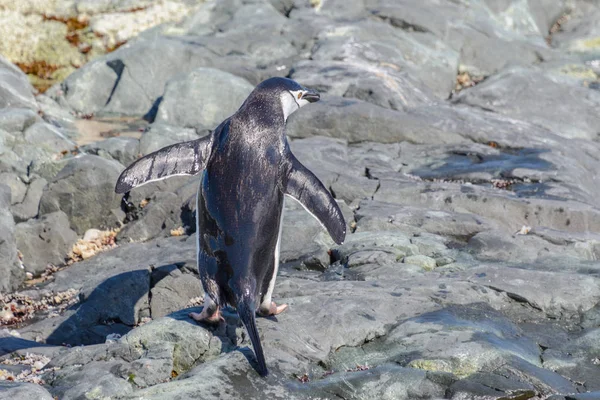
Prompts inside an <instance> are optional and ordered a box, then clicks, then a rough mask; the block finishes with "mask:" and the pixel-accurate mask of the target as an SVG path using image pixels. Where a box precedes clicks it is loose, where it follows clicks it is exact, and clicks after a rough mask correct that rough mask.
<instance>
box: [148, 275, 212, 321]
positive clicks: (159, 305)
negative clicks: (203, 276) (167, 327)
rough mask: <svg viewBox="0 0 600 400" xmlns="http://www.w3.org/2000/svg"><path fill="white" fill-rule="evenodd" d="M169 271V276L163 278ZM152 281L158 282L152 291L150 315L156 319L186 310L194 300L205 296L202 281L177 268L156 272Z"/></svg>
mask: <svg viewBox="0 0 600 400" xmlns="http://www.w3.org/2000/svg"><path fill="white" fill-rule="evenodd" d="M169 267H170V268H169ZM167 268H168V269H167ZM167 271H169V272H168V274H167V275H166V276H162V275H163V274H165V273H166V272H167ZM159 278H160V279H159ZM152 279H153V280H155V281H157V282H156V283H153V284H152V289H151V291H150V294H151V296H152V301H151V303H150V315H151V316H152V318H155V319H156V318H159V317H164V316H165V315H167V314H170V313H172V312H175V311H178V310H181V309H182V308H186V307H187V306H188V304H189V303H190V299H192V298H195V297H201V298H203V296H204V290H203V289H202V284H201V283H200V279H198V277H197V276H196V275H193V274H190V273H185V272H182V271H181V270H180V269H179V268H177V267H174V268H173V266H168V267H162V270H160V269H157V270H154V271H153V272H152Z"/></svg>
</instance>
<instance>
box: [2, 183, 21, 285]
mask: <svg viewBox="0 0 600 400" xmlns="http://www.w3.org/2000/svg"><path fill="white" fill-rule="evenodd" d="M9 206H10V188H9V187H8V186H6V185H3V184H0V227H1V229H0V260H1V262H0V268H1V269H2V273H1V274H0V291H2V292H9V291H11V290H14V289H16V288H17V286H19V285H20V284H21V282H22V281H23V279H24V278H25V274H24V271H23V268H22V266H21V263H20V262H19V259H18V257H17V242H16V240H15V236H14V233H15V222H14V219H13V217H12V215H11V214H10V212H9V211H8V209H9Z"/></svg>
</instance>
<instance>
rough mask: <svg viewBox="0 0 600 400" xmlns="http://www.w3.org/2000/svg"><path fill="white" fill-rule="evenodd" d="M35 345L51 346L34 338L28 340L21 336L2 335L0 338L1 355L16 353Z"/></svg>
mask: <svg viewBox="0 0 600 400" xmlns="http://www.w3.org/2000/svg"><path fill="white" fill-rule="evenodd" d="M35 347H50V346H48V345H47V344H44V343H38V342H36V341H34V340H27V339H23V338H19V337H13V336H8V337H2V338H0V357H2V356H5V355H7V354H11V353H14V352H16V351H19V350H23V349H31V348H35Z"/></svg>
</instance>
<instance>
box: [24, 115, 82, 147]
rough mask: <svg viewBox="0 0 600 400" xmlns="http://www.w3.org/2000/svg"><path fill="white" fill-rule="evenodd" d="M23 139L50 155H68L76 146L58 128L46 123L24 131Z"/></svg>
mask: <svg viewBox="0 0 600 400" xmlns="http://www.w3.org/2000/svg"><path fill="white" fill-rule="evenodd" d="M23 137H24V138H25V140H26V141H28V142H29V143H31V144H35V145H37V146H40V147H44V148H46V149H47V150H48V151H49V152H51V153H68V152H70V151H72V150H74V149H75V147H76V144H75V142H73V141H72V140H71V139H69V138H68V137H67V136H66V135H65V134H64V133H63V132H61V131H60V129H59V128H57V127H55V126H52V125H50V124H47V123H44V122H42V123H37V124H34V125H32V126H30V127H29V128H27V129H26V130H25V132H24V133H23Z"/></svg>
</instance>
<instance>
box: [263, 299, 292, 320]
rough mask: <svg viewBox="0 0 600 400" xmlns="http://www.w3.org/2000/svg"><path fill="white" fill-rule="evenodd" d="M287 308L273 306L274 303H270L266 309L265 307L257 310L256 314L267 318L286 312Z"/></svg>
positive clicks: (284, 306) (286, 306) (285, 305)
mask: <svg viewBox="0 0 600 400" xmlns="http://www.w3.org/2000/svg"><path fill="white" fill-rule="evenodd" d="M287 308H288V305H287V304H282V305H280V306H278V305H277V304H275V302H274V301H272V302H271V305H270V306H269V307H268V308H267V307H261V308H259V310H258V314H259V315H261V316H263V317H268V316H269V315H277V314H281V313H282V312H284V311H285V310H287Z"/></svg>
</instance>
